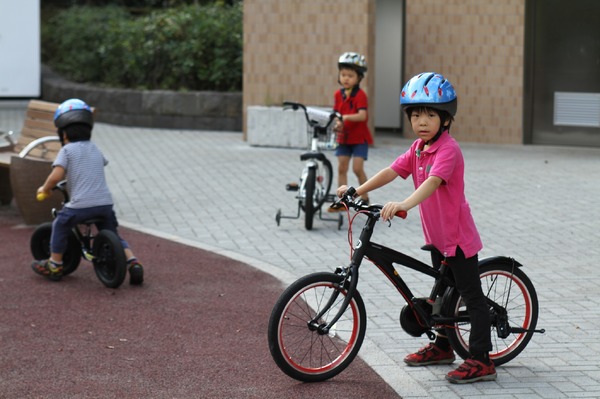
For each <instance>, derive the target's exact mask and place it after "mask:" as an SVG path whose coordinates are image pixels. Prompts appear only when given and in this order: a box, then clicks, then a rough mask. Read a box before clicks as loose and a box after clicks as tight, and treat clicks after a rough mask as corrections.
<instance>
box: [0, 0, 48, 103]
mask: <svg viewBox="0 0 600 399" xmlns="http://www.w3.org/2000/svg"><path fill="white" fill-rule="evenodd" d="M40 48H41V47H40V0H18V1H16V0H0V97H39V96H40V94H41V75H40V74H41V54H40Z"/></svg>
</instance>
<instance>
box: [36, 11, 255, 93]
mask: <svg viewBox="0 0 600 399" xmlns="http://www.w3.org/2000/svg"><path fill="white" fill-rule="evenodd" d="M146 3H147V2H146ZM42 44H43V46H42V48H43V52H42V57H43V60H44V62H46V63H47V64H49V65H50V66H51V67H52V68H53V69H54V70H56V71H57V72H59V73H61V74H62V75H64V76H65V77H67V78H69V79H72V80H74V81H77V82H89V83H96V84H101V85H107V86H112V87H129V88H143V89H169V90H219V91H239V90H241V85H242V45H243V44H242V5H241V2H234V3H233V4H231V5H230V4H226V2H217V3H212V2H211V3H210V4H206V5H193V4H192V5H182V6H178V7H174V8H163V9H154V10H152V11H151V12H149V13H144V14H142V15H138V14H132V13H131V12H130V10H128V9H126V8H123V7H116V6H104V7H87V6H74V7H69V8H67V9H64V10H61V11H59V12H56V13H53V15H52V17H50V18H49V19H48V20H47V21H46V22H44V23H43V26H42Z"/></svg>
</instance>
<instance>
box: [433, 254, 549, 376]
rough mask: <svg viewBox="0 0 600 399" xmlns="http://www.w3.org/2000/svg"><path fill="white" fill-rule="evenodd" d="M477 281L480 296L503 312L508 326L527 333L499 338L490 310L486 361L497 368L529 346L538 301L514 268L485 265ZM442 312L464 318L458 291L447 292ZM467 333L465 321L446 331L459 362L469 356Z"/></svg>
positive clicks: (492, 311)
mask: <svg viewBox="0 0 600 399" xmlns="http://www.w3.org/2000/svg"><path fill="white" fill-rule="evenodd" d="M480 278H481V284H482V288H483V293H484V294H485V295H486V296H487V297H488V298H489V299H491V300H492V301H494V302H496V303H497V304H499V305H501V306H503V307H504V308H505V309H506V312H507V315H508V324H509V325H510V327H511V328H520V329H524V330H528V331H526V332H514V333H510V334H508V336H507V337H506V338H501V337H499V334H498V329H497V326H498V324H499V320H498V315H497V312H495V311H494V310H493V308H491V307H490V315H491V319H492V326H491V337H492V347H493V349H492V351H491V352H490V359H491V360H493V361H494V364H495V365H496V366H500V365H501V364H504V363H507V362H509V361H511V360H512V359H514V358H515V357H516V356H517V355H519V353H521V352H522V351H523V349H525V347H526V346H527V344H528V343H529V340H530V339H531V337H532V335H533V334H534V333H533V331H532V330H533V329H534V328H535V326H536V324H537V319H538V298H537V294H536V292H535V288H534V286H533V284H532V283H531V280H529V278H528V277H527V275H525V273H524V272H523V271H522V270H521V269H520V268H518V267H516V266H514V267H513V266H512V265H510V264H504V263H500V262H499V263H492V264H488V265H486V266H483V267H481V268H480ZM444 312H445V314H447V315H451V316H456V315H459V314H460V315H466V307H465V305H464V303H463V301H462V298H461V297H460V295H459V294H458V291H456V290H452V291H451V294H450V295H449V299H448V300H447V301H446V300H445V303H444ZM469 332H470V324H469V323H468V322H466V323H456V324H454V326H453V328H446V333H447V336H448V340H449V341H450V344H451V345H452V348H454V351H455V352H456V353H457V354H458V355H459V356H460V357H462V358H463V359H466V358H467V357H468V356H469V345H468V344H469Z"/></svg>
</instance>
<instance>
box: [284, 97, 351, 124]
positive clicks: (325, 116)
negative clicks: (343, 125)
mask: <svg viewBox="0 0 600 399" xmlns="http://www.w3.org/2000/svg"><path fill="white" fill-rule="evenodd" d="M299 108H301V109H302V110H303V111H304V116H305V118H306V122H307V123H308V124H309V125H310V126H313V127H314V126H317V125H319V126H321V127H323V128H328V127H329V125H331V122H333V120H334V119H336V118H337V119H339V120H342V115H340V113H339V112H328V111H325V110H323V109H319V108H314V107H307V106H305V105H304V104H300V103H296V102H293V101H284V102H283V109H284V110H286V109H293V110H294V111H297V110H298V109H299ZM311 116H312V117H313V118H315V117H316V118H318V119H321V120H322V121H323V122H325V121H326V123H325V125H323V124H322V123H321V122H319V120H317V119H313V118H311Z"/></svg>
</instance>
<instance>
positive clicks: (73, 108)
mask: <svg viewBox="0 0 600 399" xmlns="http://www.w3.org/2000/svg"><path fill="white" fill-rule="evenodd" d="M73 123H84V124H86V125H88V126H90V127H93V126H94V117H93V114H92V108H91V107H90V106H89V105H87V104H86V103H85V102H83V101H81V100H79V99H77V98H71V99H69V100H67V101H65V102H63V103H62V104H60V105H59V106H58V108H57V109H56V112H54V126H56V127H57V128H59V129H63V128H64V127H66V126H69V125H72V124H73Z"/></svg>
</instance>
